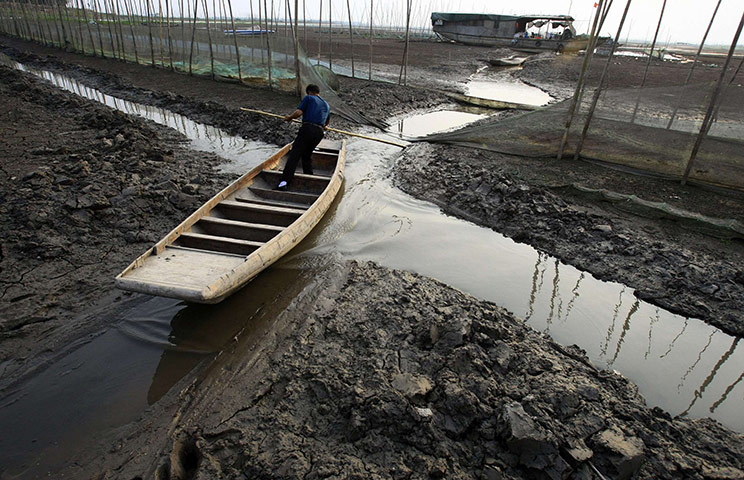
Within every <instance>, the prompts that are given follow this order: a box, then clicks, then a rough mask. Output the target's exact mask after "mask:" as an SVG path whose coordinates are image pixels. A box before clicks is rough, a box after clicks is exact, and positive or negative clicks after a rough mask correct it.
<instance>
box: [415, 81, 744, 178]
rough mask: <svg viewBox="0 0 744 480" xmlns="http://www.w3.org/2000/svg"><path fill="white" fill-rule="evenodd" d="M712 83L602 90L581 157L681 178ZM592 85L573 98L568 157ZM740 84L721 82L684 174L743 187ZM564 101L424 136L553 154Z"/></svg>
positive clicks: (743, 118)
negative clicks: (714, 105)
mask: <svg viewBox="0 0 744 480" xmlns="http://www.w3.org/2000/svg"><path fill="white" fill-rule="evenodd" d="M714 88H715V83H702V84H688V85H678V86H665V87H656V88H644V89H639V88H625V89H614V90H604V91H602V93H601V95H600V97H599V100H598V103H597V105H596V109H595V111H594V114H593V117H592V119H591V123H590V126H589V129H588V130H587V133H586V138H585V140H584V143H583V146H582V149H581V157H582V158H585V159H591V160H596V161H600V162H606V163H608V164H612V165H614V166H616V167H617V168H621V169H627V170H631V171H633V170H635V171H642V172H647V173H652V174H655V175H659V176H663V177H668V178H681V177H682V175H683V173H684V171H685V168H686V166H687V163H688V161H689V160H690V157H691V152H692V149H693V145H694V144H695V141H696V139H697V136H698V134H699V132H700V128H701V125H702V123H703V119H704V117H705V115H706V111H707V110H708V106H709V105H710V101H711V96H712V93H713V91H714ZM593 95H594V92H593V91H592V90H591V89H588V90H587V91H586V92H585V93H584V95H583V96H582V100H581V102H580V103H579V104H578V107H577V109H576V114H575V116H574V118H573V122H572V127H571V129H570V132H569V135H568V137H567V143H566V146H565V150H564V156H573V155H574V152H575V151H576V148H577V146H578V144H579V141H580V138H581V133H582V129H583V127H584V124H585V121H586V119H587V116H588V112H589V111H590V107H591V104H592V100H593ZM742 99H744V87H742V86H741V85H738V84H736V83H735V82H734V83H732V84H730V85H727V86H726V87H725V88H724V89H723V91H722V93H721V95H720V101H719V102H717V108H716V110H715V115H714V121H713V123H712V125H711V127H710V130H709V132H708V135H707V137H705V140H704V141H703V143H702V144H701V146H700V149H699V152H698V154H697V156H696V157H695V159H694V162H693V164H692V170H691V172H690V176H689V178H690V180H694V181H698V182H704V183H707V184H712V185H719V186H724V187H730V188H736V189H741V190H744V109H741V105H742ZM570 103H571V102H570V100H566V101H563V102H559V103H556V104H553V105H550V106H548V107H545V108H541V109H538V110H535V111H531V112H528V113H524V114H521V115H515V116H511V117H509V118H500V117H492V118H491V119H486V120H484V121H481V122H479V123H476V124H473V125H471V126H467V127H465V128H462V129H460V130H457V131H453V132H446V133H441V134H435V135H431V136H428V137H425V138H424V140H425V141H429V142H441V143H450V144H456V145H464V146H469V147H475V148H481V149H487V150H492V151H496V152H501V153H506V154H513V155H521V156H533V157H544V158H545V159H546V161H556V160H555V158H556V157H557V155H558V152H559V150H560V145H561V141H562V139H563V136H564V132H565V131H566V129H565V126H566V120H567V118H568V115H569V108H570Z"/></svg>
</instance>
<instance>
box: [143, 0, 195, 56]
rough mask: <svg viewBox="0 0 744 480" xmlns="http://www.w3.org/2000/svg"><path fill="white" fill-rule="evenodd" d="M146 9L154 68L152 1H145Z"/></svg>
mask: <svg viewBox="0 0 744 480" xmlns="http://www.w3.org/2000/svg"><path fill="white" fill-rule="evenodd" d="M196 1H198V0H196ZM145 8H146V9H147V31H148V34H149V36H150V64H151V65H152V66H153V67H154V66H155V44H154V43H153V41H152V16H150V0H145Z"/></svg>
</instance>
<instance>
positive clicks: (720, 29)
mask: <svg viewBox="0 0 744 480" xmlns="http://www.w3.org/2000/svg"><path fill="white" fill-rule="evenodd" d="M251 1H252V2H253V8H254V10H255V9H257V8H258V2H259V0H232V5H233V9H234V11H235V15H236V16H240V17H247V16H249V15H250V5H251ZM261 1H263V0H261ZM271 1H272V0H269V5H271ZM273 1H274V5H275V9H276V10H280V8H281V10H280V11H281V12H282V13H281V14H280V15H281V16H283V11H284V5H285V4H286V2H287V1H288V2H289V4H290V8H292V9H293V8H294V0H273ZM321 2H322V5H323V21H324V22H326V21H327V20H328V7H329V4H330V5H331V8H332V16H333V20H334V23H335V21H348V13H347V8H346V4H347V0H299V5H300V10H302V9H303V4H304V9H305V12H306V17H307V19H317V18H318V12H319V10H320V5H321ZM348 2H349V4H350V6H351V11H352V20H353V22H354V23H361V24H366V25H368V24H369V16H370V15H369V11H370V4H371V5H372V6H373V24H374V25H375V26H382V25H390V24H398V25H405V15H406V0H348ZM594 2H595V0H508V1H507V0H486V1H484V0H413V5H412V14H411V17H412V20H411V22H412V25H414V26H418V27H424V26H426V27H429V26H430V25H431V20H430V16H431V12H463V13H494V14H508V15H520V14H554V15H571V16H573V17H574V18H575V19H576V21H575V23H574V26H575V27H576V30H577V31H578V32H579V33H585V32H586V31H587V30H588V28H589V27H588V26H589V22H590V19H591V18H592V16H593V14H594V11H595V10H594ZM717 3H718V0H667V6H666V10H665V13H664V19H663V21H662V24H661V29H660V31H659V36H658V42H659V43H660V44H666V43H667V42H671V43H676V42H685V43H692V44H695V45H697V44H699V43H700V41H701V40H702V38H703V35H704V33H705V29H706V28H707V27H708V22H709V21H710V18H711V16H712V15H713V10H714V9H715V6H716V4H717ZM625 4H626V0H614V3H613V5H612V9H611V11H610V14H609V16H608V19H607V22H606V24H605V28H604V29H603V30H602V35H610V36H612V37H614V36H615V34H616V33H617V26H618V24H619V21H620V18H621V16H622V11H623V10H624V8H625ZM662 4H663V0H632V3H631V7H630V10H629V13H628V19H627V20H626V23H625V27H624V30H623V33H622V34H621V35H620V41H621V42H622V41H625V40H626V39H627V38H629V39H631V40H649V41H650V40H651V39H652V38H653V36H654V33H655V30H656V25H657V23H658V21H659V13H660V12H661V7H662ZM280 5H281V7H280ZM742 14H744V1H742V0H721V6H720V8H719V10H718V14H717V15H716V21H715V22H714V24H713V28H712V29H711V33H710V34H709V36H708V41H707V42H706V44H722V45H730V44H731V41H732V40H733V38H734V33H735V32H736V28H737V27H738V25H739V21H740V20H741V17H742ZM300 18H302V15H300ZM742 37H744V34H743V35H742ZM739 45H741V46H744V39H740V41H739Z"/></svg>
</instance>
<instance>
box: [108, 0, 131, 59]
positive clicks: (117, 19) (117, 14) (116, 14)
mask: <svg viewBox="0 0 744 480" xmlns="http://www.w3.org/2000/svg"><path fill="white" fill-rule="evenodd" d="M111 15H112V17H113V18H112V21H113V22H114V32H116V40H117V42H116V43H117V45H118V46H119V59H121V60H123V61H126V60H127V50H126V48H125V47H124V30H123V29H122V26H121V11H120V10H119V0H111ZM117 28H118V30H117Z"/></svg>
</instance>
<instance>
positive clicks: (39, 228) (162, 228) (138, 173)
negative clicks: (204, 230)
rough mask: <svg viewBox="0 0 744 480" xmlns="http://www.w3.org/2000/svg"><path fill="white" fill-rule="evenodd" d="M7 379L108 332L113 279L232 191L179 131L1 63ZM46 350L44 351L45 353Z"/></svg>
mask: <svg viewBox="0 0 744 480" xmlns="http://www.w3.org/2000/svg"><path fill="white" fill-rule="evenodd" d="M0 95H1V96H2V98H3V108H2V112H3V113H2V121H0V137H1V138H2V139H3V141H2V142H0V158H2V159H3V161H2V164H1V165H0V167H2V168H1V169H0V218H2V221H0V224H1V225H2V238H3V241H2V250H1V251H0V285H1V286H2V291H0V294H1V295H0V338H1V339H2V341H1V342H0V358H1V359H2V365H3V368H2V373H3V375H2V376H3V381H2V386H3V387H5V386H7V385H8V383H9V382H10V381H12V380H13V379H14V378H15V377H16V374H18V373H19V372H21V371H23V368H21V366H22V365H24V363H25V361H26V360H29V359H34V358H35V357H38V356H39V355H41V354H42V353H44V355H56V354H59V353H60V350H64V348H65V345H67V344H70V343H74V341H75V340H79V339H81V338H85V337H86V334H87V333H90V332H92V331H95V329H97V328H100V325H98V324H95V320H93V319H88V320H87V321H80V320H78V321H75V320H74V318H75V317H76V315H78V314H81V313H82V312H83V311H84V310H85V309H89V308H90V307H91V306H92V305H94V304H97V303H104V304H108V305H109V306H110V304H111V302H112V301H113V298H114V297H115V296H117V294H116V293H115V292H114V291H113V290H112V279H113V277H114V276H115V275H116V274H117V273H118V272H119V271H121V270H122V268H123V267H124V266H126V264H127V263H128V262H129V261H131V260H132V259H133V258H135V256H136V255H138V254H139V253H141V252H143V251H144V250H146V249H147V248H149V246H151V245H152V244H153V243H154V242H155V241H157V240H158V239H159V238H160V237H162V235H164V234H165V233H167V231H168V230H170V229H171V228H173V219H174V218H182V217H184V216H185V215H187V214H188V213H190V212H191V211H193V210H194V208H196V207H198V206H199V205H200V204H201V203H203V202H204V201H205V200H206V199H208V198H209V197H210V196H211V195H213V194H214V193H216V191H217V190H218V189H219V188H221V185H222V184H223V183H224V182H225V178H226V177H223V176H221V175H219V174H217V173H216V170H215V169H214V166H216V165H217V164H219V163H221V160H220V159H218V158H217V157H214V156H211V155H207V154H202V153H199V152H194V151H191V150H188V149H186V148H184V147H183V146H182V143H183V142H185V138H183V137H181V136H180V135H178V134H177V133H175V131H173V130H170V129H167V128H163V127H159V126H157V125H155V124H153V123H150V122H146V121H144V120H140V119H138V118H135V117H131V116H128V115H125V114H123V113H119V112H116V111H113V110H111V109H109V108H106V107H104V106H102V105H99V104H97V103H95V102H91V101H87V100H84V99H81V98H79V97H76V96H75V95H72V94H68V93H66V92H62V91H60V90H59V89H57V88H54V87H51V86H50V85H49V84H47V83H45V82H42V81H40V80H37V79H36V78H35V77H33V76H30V75H26V74H22V73H19V72H16V71H14V70H11V69H9V68H6V67H0ZM38 360H39V358H36V361H38Z"/></svg>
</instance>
